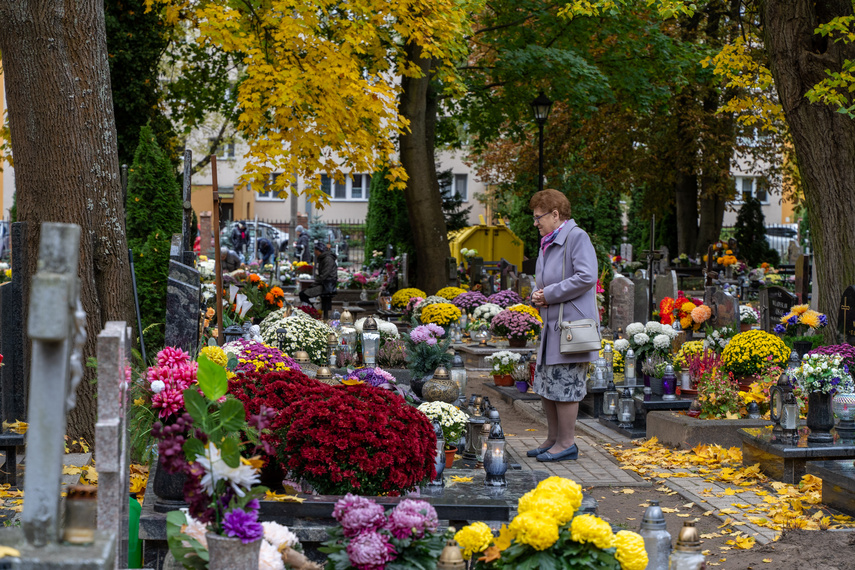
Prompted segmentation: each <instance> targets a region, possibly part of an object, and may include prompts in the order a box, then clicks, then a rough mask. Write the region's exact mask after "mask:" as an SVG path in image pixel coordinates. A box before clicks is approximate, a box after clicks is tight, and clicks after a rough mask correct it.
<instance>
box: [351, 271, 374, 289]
mask: <svg viewBox="0 0 855 570" xmlns="http://www.w3.org/2000/svg"><path fill="white" fill-rule="evenodd" d="M368 286H369V279H368V276H367V275H365V274H364V273H362V272H361V271H355V272H354V273H350V274H349V275H348V279H347V288H348V289H366V288H368Z"/></svg>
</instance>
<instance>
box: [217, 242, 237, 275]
mask: <svg viewBox="0 0 855 570" xmlns="http://www.w3.org/2000/svg"><path fill="white" fill-rule="evenodd" d="M220 268H221V269H222V270H223V271H224V272H225V273H231V272H232V271H235V270H236V269H240V257H239V256H238V254H237V253H235V252H234V251H232V250H230V249H229V248H227V247H221V248H220Z"/></svg>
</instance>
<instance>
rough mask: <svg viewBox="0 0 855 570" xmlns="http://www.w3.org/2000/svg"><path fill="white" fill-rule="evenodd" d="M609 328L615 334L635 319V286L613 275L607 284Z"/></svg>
mask: <svg viewBox="0 0 855 570" xmlns="http://www.w3.org/2000/svg"><path fill="white" fill-rule="evenodd" d="M609 299H610V301H609V328H610V329H612V331H614V332H617V330H618V329H621V330H624V331H625V330H626V326H627V325H628V324H629V323H631V322H633V320H634V319H635V313H634V311H635V284H634V283H633V282H632V281H631V280H630V279H628V278H626V277H624V276H623V275H615V277H614V279H612V282H611V283H610V284H609Z"/></svg>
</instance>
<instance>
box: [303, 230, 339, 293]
mask: <svg viewBox="0 0 855 570" xmlns="http://www.w3.org/2000/svg"><path fill="white" fill-rule="evenodd" d="M315 265H316V269H317V273H316V274H315V282H314V283H313V284H312V286H311V287H309V288H308V289H306V290H305V291H300V300H301V301H302V302H304V303H308V302H309V299H311V298H312V297H317V296H318V295H322V294H328V295H329V294H332V293H335V290H336V286H337V285H338V263H336V256H335V254H334V253H333V252H332V251H330V250H329V249H327V246H325V245H324V244H323V243H321V242H316V243H315Z"/></svg>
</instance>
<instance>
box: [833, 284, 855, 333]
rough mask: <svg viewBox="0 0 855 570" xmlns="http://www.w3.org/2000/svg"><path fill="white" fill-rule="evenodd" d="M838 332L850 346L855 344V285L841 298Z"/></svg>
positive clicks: (844, 292) (848, 288) (838, 313)
mask: <svg viewBox="0 0 855 570" xmlns="http://www.w3.org/2000/svg"><path fill="white" fill-rule="evenodd" d="M837 332H839V333H840V334H841V335H843V337H844V338H845V339H846V342H847V343H848V344H855V285H850V286H849V287H847V288H846V290H845V291H843V295H841V296H840V308H839V309H838V311H837Z"/></svg>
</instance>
